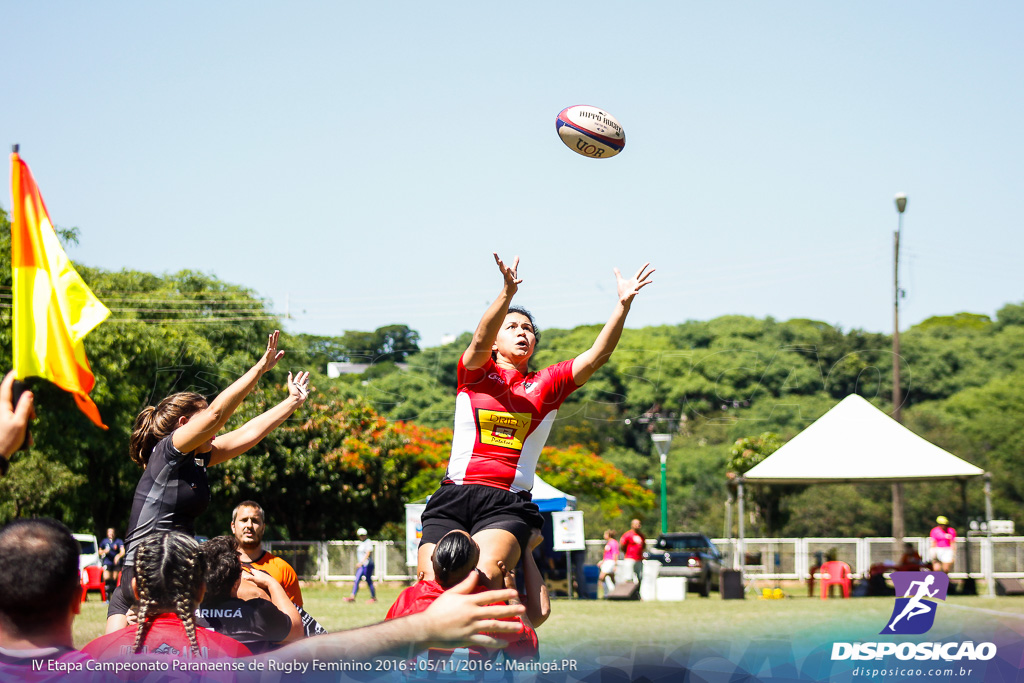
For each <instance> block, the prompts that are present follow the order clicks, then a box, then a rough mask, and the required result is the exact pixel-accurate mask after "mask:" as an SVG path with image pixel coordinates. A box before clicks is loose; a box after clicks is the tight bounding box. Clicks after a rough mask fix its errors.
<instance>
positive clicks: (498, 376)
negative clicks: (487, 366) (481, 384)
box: [487, 372, 505, 384]
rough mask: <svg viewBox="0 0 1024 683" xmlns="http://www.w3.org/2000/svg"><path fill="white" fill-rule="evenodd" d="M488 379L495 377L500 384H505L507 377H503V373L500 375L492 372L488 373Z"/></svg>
mask: <svg viewBox="0 0 1024 683" xmlns="http://www.w3.org/2000/svg"><path fill="white" fill-rule="evenodd" d="M487 379H493V380H494V381H495V382H497V383H498V384H504V383H505V378H504V377H502V376H501V375H499V374H498V373H496V372H492V373H491V374H489V375H487Z"/></svg>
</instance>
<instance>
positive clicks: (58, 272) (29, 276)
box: [11, 152, 110, 429]
mask: <svg viewBox="0 0 1024 683" xmlns="http://www.w3.org/2000/svg"><path fill="white" fill-rule="evenodd" d="M11 195H12V200H13V201H12V204H13V207H14V222H13V224H12V225H11V273H12V275H13V277H14V372H15V376H16V377H18V378H19V379H24V378H26V377H29V376H35V377H43V378H44V379H48V380H50V381H51V382H53V383H54V384H56V385H57V386H59V387H60V388H61V389H63V390H64V391H68V392H70V393H71V394H72V395H73V396H74V397H75V402H76V403H78V408H79V409H80V410H81V411H82V412H83V413H85V414H86V416H87V417H88V418H89V419H90V420H92V421H93V422H94V423H96V425H97V426H99V427H102V428H103V429H106V428H107V426H106V425H105V424H103V421H102V420H101V419H100V411H99V410H98V409H97V408H96V404H95V403H93V402H92V399H91V398H89V392H90V391H92V388H93V385H94V384H95V383H96V381H95V379H94V378H93V374H92V369H91V368H90V367H89V359H88V358H86V357H85V346H84V344H83V342H82V340H83V338H84V337H85V335H87V334H89V332H91V331H92V330H93V328H95V327H96V326H97V325H99V324H100V323H101V322H103V320H104V319H105V318H106V317H107V316H108V315H110V311H109V310H108V309H107V307H106V306H104V305H103V304H102V303H100V300H99V299H97V298H96V295H95V294H93V293H92V291H91V290H90V289H89V287H88V286H86V284H85V282H84V281H83V280H82V277H81V276H80V275H79V274H78V273H77V272H76V271H75V268H74V266H72V265H71V260H70V259H69V258H68V257H67V254H65V253H64V249H63V248H62V247H61V245H60V241H59V240H58V239H57V233H56V232H55V231H54V229H53V224H52V223H51V222H50V216H49V214H48V213H47V212H46V205H45V204H44V203H43V197H42V195H40V194H39V188H38V187H36V182H35V180H33V178H32V172H31V171H30V170H29V169H28V165H27V164H26V163H25V162H24V161H22V160H21V158H20V157H19V156H18V153H17V152H14V153H13V154H11Z"/></svg>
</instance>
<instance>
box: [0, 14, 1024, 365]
mask: <svg viewBox="0 0 1024 683" xmlns="http://www.w3.org/2000/svg"><path fill="white" fill-rule="evenodd" d="M561 7H562V9H559V6H557V5H556V4H553V3H541V2H527V3H512V4H508V3H504V4H501V3H480V2H460V3H454V2H434V3H422V2H419V3H413V2H404V3H403V2H389V3H355V2H348V3H338V2H322V3H313V2H295V3H269V2H255V3H254V2H217V3H207V2H203V3H198V2H179V3H118V4H114V3H98V4H94V3H72V2H57V3H24V2H11V1H9V0H2V1H0V17H2V23H0V30H2V44H3V58H2V59H3V65H4V86H5V87H4V98H3V99H4V105H3V107H2V108H0V131H2V132H3V140H2V142H3V144H4V145H5V146H7V145H9V144H10V143H14V142H18V143H20V144H21V153H22V157H23V158H24V159H25V160H26V161H27V162H28V163H29V165H30V166H31V168H32V170H33V173H34V174H35V177H36V179H37V181H38V182H39V184H40V187H41V189H42V192H43V196H44V197H45V199H46V201H47V204H48V206H49V209H50V213H51V216H52V218H53V220H54V222H55V223H56V224H58V225H61V226H64V227H70V226H77V227H79V228H80V229H81V231H82V232H81V243H80V245H79V246H78V247H75V248H72V249H70V251H69V254H70V256H71V257H72V258H73V259H75V260H77V261H79V262H82V263H86V264H89V265H91V266H98V267H103V268H108V269H121V268H134V269H142V270H147V271H154V272H167V271H176V270H180V269H184V268H192V269H198V270H202V271H205V272H210V273H213V274H215V275H216V276H218V277H220V278H222V279H224V280H227V281H229V282H234V283H239V284H243V285H246V286H248V287H250V288H252V289H253V290H255V291H256V292H257V293H258V294H260V295H261V296H265V297H267V298H269V299H271V300H272V301H273V305H274V309H275V310H276V311H278V312H281V313H284V312H285V309H286V305H287V306H288V307H289V310H290V312H291V313H292V315H293V316H294V317H293V318H292V319H291V320H290V321H289V322H288V329H289V330H291V331H295V332H314V333H324V334H336V333H340V332H342V331H343V330H346V329H360V330H370V329H374V328H376V327H378V326H381V325H386V324H391V323H405V324H408V325H409V326H411V327H413V328H414V329H417V330H419V331H420V332H421V334H422V336H423V344H424V345H434V344H436V343H438V341H439V340H440V338H441V336H442V335H443V334H446V333H458V332H461V331H465V330H469V329H472V328H473V327H474V325H475V324H476V321H477V320H478V318H479V316H480V314H481V313H482V312H483V309H484V307H485V306H486V305H487V303H488V302H489V301H490V300H491V299H492V298H493V296H494V295H495V294H496V293H497V291H498V288H499V285H500V276H499V275H498V273H497V270H496V268H495V266H494V264H493V262H492V260H491V256H490V253H491V252H492V251H498V252H499V253H500V254H501V255H502V256H505V257H508V258H511V257H512V256H513V255H515V254H519V255H520V256H521V258H522V264H521V267H520V275H521V276H522V277H523V279H524V283H523V285H522V287H521V289H520V294H519V296H518V297H517V299H518V300H519V302H520V303H522V304H524V305H526V306H528V307H529V308H531V309H533V311H534V313H535V314H536V315H537V316H538V322H539V324H540V325H541V327H572V326H575V325H578V324H583V323H595V322H603V321H604V320H605V319H606V318H607V316H608V314H609V312H610V311H611V308H612V305H613V302H614V280H613V277H612V275H611V269H612V267H613V266H619V267H620V268H622V269H623V270H627V269H629V270H631V269H635V268H636V267H637V266H639V265H640V264H641V263H642V262H643V261H646V260H650V261H652V262H653V263H654V265H655V266H656V267H657V269H658V272H657V274H656V275H655V284H653V285H652V286H650V287H648V288H647V289H645V290H644V291H643V292H642V293H641V295H640V297H639V298H638V300H637V301H636V303H635V305H634V307H633V312H632V314H631V317H630V320H629V326H631V327H640V326H644V325H651V324H661V323H677V322H682V321H684V320H688V319H699V320H706V319H710V318H713V317H716V316H719V315H723V314H731V313H738V314H746V315H752V316H758V317H763V316H768V315H771V316H774V317H776V318H778V319H788V318H792V317H807V318H814V319H819V320H824V321H826V322H829V323H832V324H837V325H841V326H842V327H843V328H844V329H850V328H855V327H857V328H864V329H867V330H871V331H879V332H890V331H891V328H892V317H891V316H892V313H891V309H892V293H891V287H892V236H893V231H894V230H895V228H896V223H897V214H896V210H895V208H894V205H893V195H894V194H895V193H896V192H901V191H902V192H906V193H907V194H908V196H909V206H908V209H907V213H906V215H905V218H904V227H903V247H904V248H903V252H902V255H903V262H904V264H905V265H904V268H903V270H902V275H901V280H902V284H903V285H904V287H905V288H906V290H907V298H906V299H905V300H904V302H903V305H902V320H903V321H904V322H905V325H904V327H906V326H909V325H911V324H913V323H916V322H919V321H921V320H923V319H925V318H928V317H930V316H933V315H944V314H952V313H956V312H959V311H965V310H966V311H972V312H978V313H985V314H989V315H992V314H994V313H995V311H996V310H997V309H998V308H1000V307H1001V306H1002V305H1003V304H1005V303H1008V302H1020V301H1021V300H1024V270H1022V268H1021V266H1020V263H1021V254H1022V253H1024V234H1022V232H1024V231H1022V230H1021V227H1022V216H1024V192H1022V191H1021V187H1022V179H1024V173H1022V171H1024V134H1022V129H1024V126H1022V124H1021V121H1022V114H1024V101H1022V100H1024V89H1022V88H1021V84H1022V83H1024V68H1022V66H1024V48H1022V47H1021V45H1022V43H1021V36H1022V35H1024V21H1022V19H1024V5H1021V4H1020V3H1016V2H989V3H954V2H900V3H891V2H858V3H838V2H788V3H769V2H760V3H728V4H726V5H723V4H722V3H708V2H649V3H587V4H585V5H572V6H569V5H565V6H561ZM582 103H585V104H593V105H597V106H600V107H603V108H606V109H607V110H608V111H610V112H612V113H613V114H614V115H615V116H617V117H618V119H619V121H620V122H621V123H622V125H623V127H624V129H625V131H626V148H625V150H624V151H623V153H622V154H620V155H619V156H618V157H616V158H613V159H607V160H592V159H586V158H584V157H581V156H578V155H576V154H574V153H572V152H571V151H569V150H568V149H567V148H565V147H564V146H563V145H562V143H561V142H560V141H559V139H558V137H557V135H556V133H555V125H554V122H555V116H556V114H557V113H558V112H559V110H561V109H562V108H563V107H566V106H569V105H572V104H582ZM8 149H9V147H8ZM3 168H4V170H3V171H2V173H3V175H4V182H5V183H6V184H7V185H8V186H9V173H10V171H9V165H4V167H3ZM0 197H2V198H0V203H2V204H3V206H4V207H5V208H9V206H10V199H9V193H8V192H6V191H5V192H4V193H3V194H2V195H0Z"/></svg>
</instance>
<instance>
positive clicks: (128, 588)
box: [107, 565, 135, 619]
mask: <svg viewBox="0 0 1024 683" xmlns="http://www.w3.org/2000/svg"><path fill="white" fill-rule="evenodd" d="M133 576H135V566H134V565H130V566H127V567H124V568H122V569H121V579H120V580H119V581H118V582H117V588H115V589H114V590H113V592H112V593H111V594H110V595H108V596H107V618H108V619H109V618H110V617H112V616H114V615H115V614H128V610H129V609H130V608H131V606H132V605H134V604H135V593H134V592H132V577H133Z"/></svg>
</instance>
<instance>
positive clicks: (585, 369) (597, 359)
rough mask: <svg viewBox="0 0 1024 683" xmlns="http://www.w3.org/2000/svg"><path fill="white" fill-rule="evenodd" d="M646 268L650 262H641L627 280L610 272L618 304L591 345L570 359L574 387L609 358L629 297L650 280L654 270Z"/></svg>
mask: <svg viewBox="0 0 1024 683" xmlns="http://www.w3.org/2000/svg"><path fill="white" fill-rule="evenodd" d="M650 266H651V264H650V263H645V264H644V265H642V266H641V267H640V269H639V270H637V271H636V274H635V275H633V277H631V278H629V279H626V278H623V277H622V273H620V272H619V269H618V268H615V269H613V270H614V273H615V281H616V285H617V288H618V293H619V301H618V303H616V304H615V310H613V311H612V315H611V317H610V318H608V322H606V323H605V325H604V328H602V329H601V333H600V334H598V335H597V339H596V340H595V341H594V345H593V346H591V347H590V348H589V349H587V350H586V351H584V352H583V353H581V354H580V355H578V356H576V358H575V359H574V360H573V362H572V378H573V381H575V382H576V386H583V385H584V384H586V383H587V380H588V379H590V376H591V375H593V374H594V372H595V371H596V370H597V369H598V368H599V367H601V366H602V365H604V364H605V363H606V362H607V361H608V358H609V357H610V356H611V355H612V351H614V350H615V345H616V344H618V343H619V337H621V336H622V328H623V326H624V325H625V324H626V316H627V315H628V314H629V308H630V306H631V305H632V304H633V298H634V297H635V296H636V295H637V292H639V291H640V290H641V289H643V288H644V287H646V286H647V285H649V284H651V283H652V282H653V280H651V279H650V277H651V275H652V274H653V273H654V269H653V268H651V267H650Z"/></svg>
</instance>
